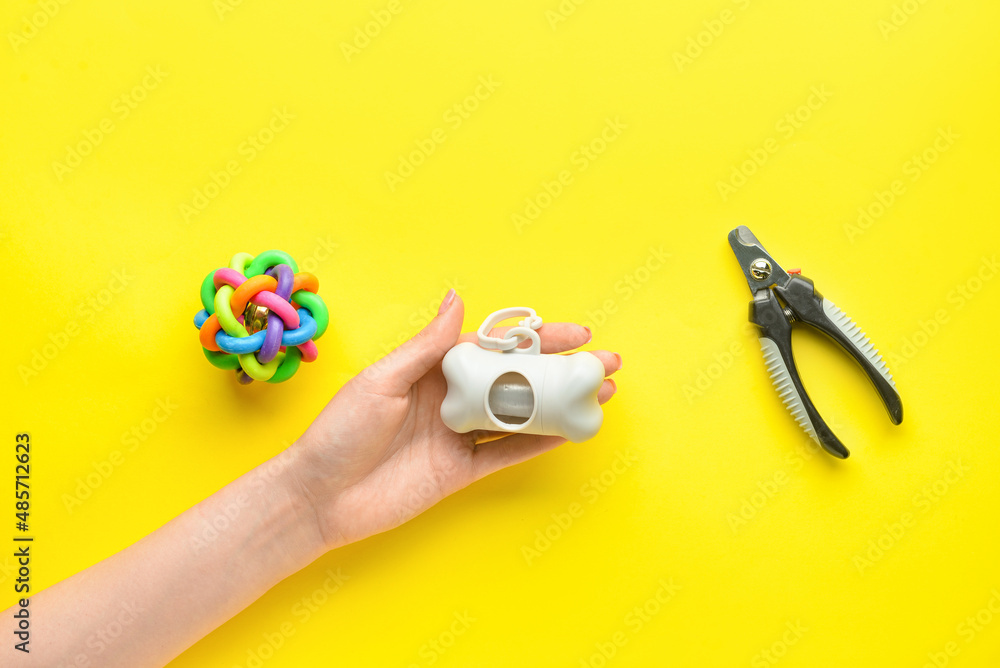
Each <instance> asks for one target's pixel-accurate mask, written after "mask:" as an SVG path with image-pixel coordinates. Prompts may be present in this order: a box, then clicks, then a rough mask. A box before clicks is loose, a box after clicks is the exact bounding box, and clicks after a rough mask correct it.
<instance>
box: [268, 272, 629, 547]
mask: <svg viewBox="0 0 1000 668" xmlns="http://www.w3.org/2000/svg"><path fill="white" fill-rule="evenodd" d="M464 311H465V306H464V304H463V303H462V300H461V299H460V298H459V297H458V296H457V295H456V294H455V291H454V290H451V291H449V292H448V294H447V295H446V296H445V298H444V301H443V302H442V303H441V307H440V309H439V312H438V315H437V316H436V317H435V318H434V320H432V321H431V322H430V324H428V325H427V326H426V327H425V328H424V329H423V330H422V331H421V332H419V333H418V334H417V335H416V336H415V337H413V338H412V339H411V340H409V341H407V342H406V343H404V344H403V345H402V346H400V347H399V348H397V349H396V350H394V351H392V352H391V353H389V354H388V355H387V356H386V357H384V358H382V359H381V360H379V361H378V362H375V363H374V364H373V365H371V366H370V367H368V368H366V369H365V370H364V371H362V372H361V373H360V374H358V375H357V376H356V377H354V378H353V379H351V380H350V381H349V382H348V383H347V384H346V385H344V386H343V387H342V388H341V389H340V391H339V392H337V394H336V395H335V396H334V397H333V399H331V400H330V403H329V404H327V406H326V407H325V408H324V409H323V411H322V412H321V413H320V415H319V416H318V417H317V418H316V420H315V421H314V422H313V423H312V425H310V426H309V428H308V429H307V430H306V432H305V433H304V434H303V435H302V437H301V438H300V439H299V440H298V441H297V442H296V443H295V445H294V446H292V448H291V449H290V450H289V452H288V454H289V455H291V456H292V458H293V462H292V467H293V469H292V470H293V471H294V472H295V477H296V478H297V480H298V482H299V484H300V485H301V487H302V492H303V494H304V496H305V497H306V498H307V499H308V500H309V501H310V502H311V504H312V507H313V510H314V511H315V513H316V520H317V523H318V528H319V532H320V535H321V540H322V541H323V543H324V544H325V546H326V549H333V548H335V547H338V546H340V545H343V544H345V543H349V542H353V541H356V540H360V539H362V538H365V537H367V536H370V535H373V534H376V533H380V532H382V531H386V530H388V529H391V528H393V527H395V526H398V525H399V524H402V523H403V522H405V521H407V520H409V519H410V518H412V517H414V516H415V515H418V514H419V513H421V512H423V511H424V510H426V509H427V508H429V507H431V506H432V505H434V504H435V503H437V502H438V501H440V500H441V499H443V498H444V497H446V496H448V495H449V494H452V493H453V492H455V491H457V490H459V489H462V488H463V487H465V486H467V485H469V484H470V483H472V482H474V481H476V480H478V479H480V478H482V477H483V476H486V475H489V474H490V473H493V472H494V471H497V470H499V469H501V468H504V467H506V466H510V465H512V464H516V463H518V462H521V461H524V460H526V459H530V458H531V457H534V456H536V455H539V454H541V453H543V452H546V451H548V450H551V449H552V448H554V447H556V446H558V445H560V444H562V443H563V442H564V441H565V439H564V438H561V437H558V436H538V435H534V434H514V435H501V434H499V433H497V432H489V431H476V432H471V433H468V434H457V433H455V432H453V431H452V430H451V429H449V428H448V427H446V426H445V425H444V423H443V422H442V421H441V413H440V411H441V403H442V401H443V400H444V396H445V393H446V391H447V385H446V382H445V378H444V374H443V373H442V371H441V360H442V359H443V358H444V355H445V353H447V352H448V351H449V350H450V349H451V348H452V347H453V346H454V345H456V344H457V343H459V342H461V341H466V340H468V341H474V340H475V333H468V334H464V335H461V336H460V335H459V332H460V330H461V327H462V318H463V315H464ZM504 329H505V328H498V329H497V330H495V332H494V333H495V334H502V332H503V331H504ZM538 335H539V337H540V339H541V351H542V352H543V353H561V352H566V351H569V350H573V349H575V348H578V347H579V346H582V345H584V344H586V343H588V342H589V341H590V336H591V335H590V330H589V329H587V328H586V327H583V326H582V325H576V324H571V323H550V324H545V325H543V326H542V327H541V328H540V329H539V330H538ZM592 354H593V355H595V356H596V357H597V358H598V359H599V360H600V361H601V362H602V363H603V364H604V370H605V375H608V376H609V375H611V374H613V373H614V372H615V371H617V370H618V369H620V368H621V365H622V362H621V356H619V355H618V354H617V353H611V352H608V351H604V350H601V351H595V352H593V353H592ZM615 390H616V386H615V383H614V381H613V380H611V379H610V378H606V379H605V381H604V383H603V385H602V386H601V388H600V391H599V393H598V400H599V401H600V402H601V403H602V404H603V403H604V402H606V401H608V400H609V399H610V398H611V396H612V395H613V394H614V393H615ZM498 436H501V437H499V438H498Z"/></svg>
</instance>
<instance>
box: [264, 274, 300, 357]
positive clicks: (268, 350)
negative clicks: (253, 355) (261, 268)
mask: <svg viewBox="0 0 1000 668" xmlns="http://www.w3.org/2000/svg"><path fill="white" fill-rule="evenodd" d="M265 273H266V274H267V275H268V276H271V277H272V278H277V280H278V286H277V287H276V288H275V289H274V294H276V295H277V296H278V297H279V298H280V299H283V300H285V301H286V302H287V301H289V300H290V298H291V296H292V284H293V283H294V282H295V276H294V275H293V274H292V268H291V267H289V266H288V265H287V264H277V265H275V266H273V267H271V268H270V269H268V270H267V271H266V272H265ZM284 332H285V323H284V321H282V319H281V318H280V317H279V316H278V315H276V314H275V313H274V312H273V311H272V312H269V313H268V314H267V333H266V334H265V335H264V343H262V344H261V346H260V350H259V351H258V352H257V361H258V362H260V363H261V364H267V363H268V362H270V361H271V360H273V359H274V358H275V357H276V356H277V355H278V350H279V349H280V348H281V335H282V334H284Z"/></svg>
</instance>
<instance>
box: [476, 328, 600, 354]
mask: <svg viewBox="0 0 1000 668" xmlns="http://www.w3.org/2000/svg"><path fill="white" fill-rule="evenodd" d="M509 329H510V327H494V328H493V329H492V330H491V331H490V336H499V337H503V335H504V334H505V333H507V331H508V330H509ZM538 337H539V339H541V344H542V352H543V353H564V352H566V351H567V350H573V349H575V348H579V347H580V346H582V345H585V344H587V343H589V342H590V339H591V338H592V335H591V333H590V328H589V327H584V326H583V325H578V324H576V323H574V322H549V323H545V324H544V325H542V326H541V327H539V328H538ZM458 340H459V343H462V342H464V341H470V342H472V343H478V342H479V337H478V336H477V335H476V332H466V333H465V334H462V336H461V337H459V339H458ZM529 345H531V344H530V342H522V344H521V347H522V348H527V347H528V346H529Z"/></svg>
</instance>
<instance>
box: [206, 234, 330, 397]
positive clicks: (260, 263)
mask: <svg viewBox="0 0 1000 668" xmlns="http://www.w3.org/2000/svg"><path fill="white" fill-rule="evenodd" d="M317 290H319V281H318V280H317V279H316V277H315V276H313V275H312V274H310V273H309V272H307V271H304V272H301V273H300V272H299V267H298V265H297V264H296V263H295V260H293V259H292V257H291V256H290V255H289V254H288V253H285V252H283V251H279V250H269V251H265V252H263V253H261V254H260V255H258V256H257V257H254V256H253V255H250V254H249V253H237V254H236V255H234V256H233V259H232V260H231V261H230V262H229V266H228V267H223V268H222V269H216V270H215V271H212V272H210V273H209V274H208V276H206V277H205V280H204V281H202V284H201V303H202V305H203V306H204V307H205V308H204V309H202V310H201V311H198V313H197V315H195V317H194V324H195V326H196V327H197V328H198V329H199V330H201V331H200V333H199V339H200V340H201V345H202V348H203V349H204V352H205V357H207V358H208V361H209V362H211V363H212V364H213V365H215V366H217V367H219V368H220V369H234V370H235V371H236V379H237V380H238V381H239V382H240V383H242V384H247V383H252V382H253V381H255V380H266V381H267V382H269V383H281V382H284V381H286V380H288V379H289V378H291V377H292V376H293V375H294V374H295V372H296V371H297V370H298V368H299V362H300V361H302V362H312V361H313V360H315V359H316V355H317V352H318V351H317V350H316V344H315V343H314V342H313V340H314V339H318V338H319V337H321V336H323V332H325V331H326V327H327V325H328V324H329V322H330V314H329V312H328V311H327V308H326V304H324V303H323V299H322V298H321V297H320V296H319V295H318V294H316V292H317Z"/></svg>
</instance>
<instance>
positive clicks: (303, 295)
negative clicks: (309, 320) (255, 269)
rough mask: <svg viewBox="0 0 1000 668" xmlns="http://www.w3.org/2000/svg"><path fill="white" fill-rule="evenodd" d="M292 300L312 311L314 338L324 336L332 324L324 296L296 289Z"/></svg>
mask: <svg viewBox="0 0 1000 668" xmlns="http://www.w3.org/2000/svg"><path fill="white" fill-rule="evenodd" d="M292 301H294V302H296V303H298V304H299V305H300V306H305V307H306V308H307V309H309V312H310V313H312V317H313V320H315V321H316V334H315V335H313V339H318V338H319V337H321V336H323V332H325V331H326V327H327V325H329V324H330V311H329V310H328V309H327V308H326V304H324V303H323V298H322V297H320V296H319V295H317V294H316V293H314V292H309V291H308V290H296V291H295V292H293V293H292ZM220 322H221V321H220Z"/></svg>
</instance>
